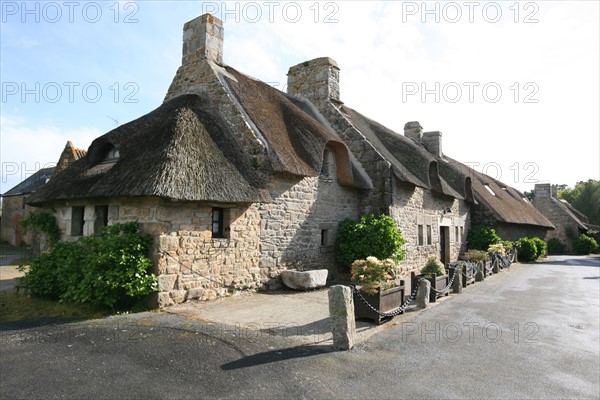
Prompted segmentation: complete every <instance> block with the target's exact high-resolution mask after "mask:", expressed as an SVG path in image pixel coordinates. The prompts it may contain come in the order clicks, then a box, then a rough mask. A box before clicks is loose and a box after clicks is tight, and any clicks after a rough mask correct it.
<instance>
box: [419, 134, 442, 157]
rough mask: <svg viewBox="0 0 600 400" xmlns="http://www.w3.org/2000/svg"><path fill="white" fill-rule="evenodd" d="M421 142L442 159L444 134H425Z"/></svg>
mask: <svg viewBox="0 0 600 400" xmlns="http://www.w3.org/2000/svg"><path fill="white" fill-rule="evenodd" d="M421 140H422V142H423V145H424V146H425V148H426V149H427V151H429V152H430V153H431V154H433V155H434V156H437V157H442V155H443V153H442V132H437V131H436V132H425V133H423V138H422V139H421Z"/></svg>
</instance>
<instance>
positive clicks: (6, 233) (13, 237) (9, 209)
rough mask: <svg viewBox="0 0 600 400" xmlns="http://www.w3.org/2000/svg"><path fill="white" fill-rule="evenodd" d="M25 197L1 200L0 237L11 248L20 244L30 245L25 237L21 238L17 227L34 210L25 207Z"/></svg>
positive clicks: (10, 197)
mask: <svg viewBox="0 0 600 400" xmlns="http://www.w3.org/2000/svg"><path fill="white" fill-rule="evenodd" d="M25 199H26V196H8V197H3V198H2V220H1V222H0V235H1V236H0V237H1V239H2V240H4V241H6V242H9V243H10V244H12V245H13V246H18V245H20V244H21V243H22V242H25V243H27V244H31V243H30V241H28V240H27V237H23V235H22V233H21V229H20V227H19V225H18V223H19V221H21V219H23V218H24V217H25V214H27V213H30V212H32V211H34V210H36V208H34V207H30V206H27V205H25V203H24V201H25Z"/></svg>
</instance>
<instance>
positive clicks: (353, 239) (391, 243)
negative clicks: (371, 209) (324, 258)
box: [335, 214, 406, 271]
mask: <svg viewBox="0 0 600 400" xmlns="http://www.w3.org/2000/svg"><path fill="white" fill-rule="evenodd" d="M404 243H405V241H404V238H403V237H402V233H401V232H400V230H399V229H398V228H397V227H396V223H395V222H394V220H393V219H392V218H390V217H389V216H387V215H380V216H374V215H372V214H367V215H363V216H362V217H361V219H360V221H358V222H356V221H352V220H348V219H347V220H344V221H342V222H341V223H340V229H339V231H338V235H337V237H336V240H335V258H336V261H337V262H338V263H339V264H340V265H341V266H342V267H344V268H346V269H347V270H348V271H349V270H350V266H351V265H352V263H353V262H354V261H355V260H366V259H367V257H370V256H372V257H376V258H378V259H380V260H385V259H387V258H390V259H392V260H394V261H395V262H399V261H401V260H403V259H404V256H405V254H406V251H405V250H403V249H402V246H403V245H404Z"/></svg>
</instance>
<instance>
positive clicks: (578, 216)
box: [533, 183, 600, 251]
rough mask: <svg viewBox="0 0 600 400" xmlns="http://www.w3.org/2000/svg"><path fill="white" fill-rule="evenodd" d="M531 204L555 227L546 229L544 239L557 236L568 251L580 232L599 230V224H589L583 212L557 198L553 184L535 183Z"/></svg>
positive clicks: (571, 248) (571, 249)
mask: <svg viewBox="0 0 600 400" xmlns="http://www.w3.org/2000/svg"><path fill="white" fill-rule="evenodd" d="M533 205H534V206H535V208H537V209H538V210H539V211H540V212H541V213H542V214H544V216H545V217H546V218H548V220H550V221H551V222H552V224H554V226H555V227H556V229H554V230H552V231H548V233H547V234H546V237H545V239H546V240H549V239H552V238H557V239H559V240H560V241H561V242H563V243H564V244H566V245H567V249H568V250H569V251H573V240H574V239H575V238H577V237H579V235H581V234H582V233H587V232H589V231H590V230H594V231H600V226H597V225H592V224H590V223H589V221H588V218H587V217H586V216H585V215H584V214H582V213H581V212H579V211H577V210H576V209H575V208H574V207H573V206H572V205H571V204H569V202H567V201H566V200H563V199H559V198H558V193H557V187H556V186H555V185H550V184H549V183H544V184H537V185H535V189H534V197H533Z"/></svg>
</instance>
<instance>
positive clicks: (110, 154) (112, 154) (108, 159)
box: [101, 146, 120, 164]
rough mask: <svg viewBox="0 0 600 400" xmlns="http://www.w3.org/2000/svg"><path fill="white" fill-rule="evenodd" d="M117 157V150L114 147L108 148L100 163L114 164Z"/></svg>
mask: <svg viewBox="0 0 600 400" xmlns="http://www.w3.org/2000/svg"><path fill="white" fill-rule="evenodd" d="M119 155H120V154H119V150H117V148H116V147H115V146H110V147H109V148H108V150H107V151H106V154H105V155H104V157H103V158H102V161H101V163H102V164H105V163H115V162H117V160H118V159H119Z"/></svg>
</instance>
